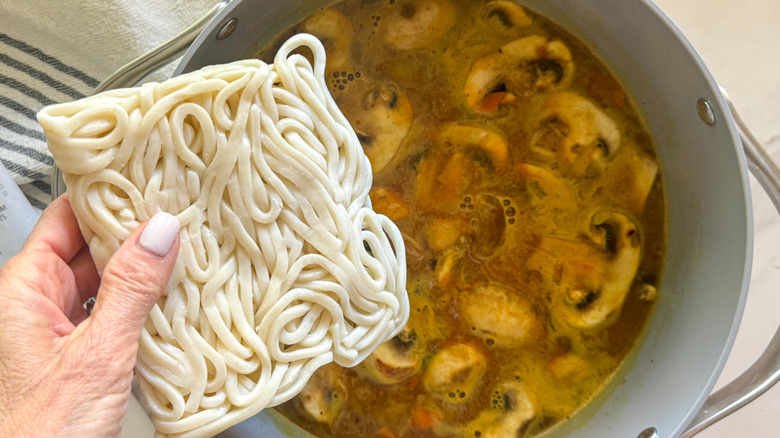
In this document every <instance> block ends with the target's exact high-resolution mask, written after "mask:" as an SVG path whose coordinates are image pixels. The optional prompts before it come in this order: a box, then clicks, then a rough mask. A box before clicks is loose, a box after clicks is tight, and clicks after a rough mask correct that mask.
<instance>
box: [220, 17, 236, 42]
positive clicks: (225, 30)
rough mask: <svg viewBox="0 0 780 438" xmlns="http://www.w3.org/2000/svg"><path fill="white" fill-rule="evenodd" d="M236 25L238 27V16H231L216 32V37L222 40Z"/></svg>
mask: <svg viewBox="0 0 780 438" xmlns="http://www.w3.org/2000/svg"><path fill="white" fill-rule="evenodd" d="M236 27H238V18H231V19H230V20H228V21H227V23H225V25H224V26H222V29H220V30H219V32H217V39H218V40H224V39H225V38H227V37H229V36H230V35H231V34H232V33H233V31H234V30H236Z"/></svg>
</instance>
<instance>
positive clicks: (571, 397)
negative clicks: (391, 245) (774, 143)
mask: <svg viewBox="0 0 780 438" xmlns="http://www.w3.org/2000/svg"><path fill="white" fill-rule="evenodd" d="M298 32H309V33H312V34H314V35H315V36H317V37H319V38H320V39H321V40H322V41H323V43H324V45H325V47H326V50H327V51H328V70H327V72H326V78H327V80H328V86H329V89H330V91H331V92H332V94H333V96H334V98H335V100H336V102H337V103H338V104H339V107H340V108H341V109H342V111H344V113H345V115H346V116H347V118H348V119H349V121H350V123H351V124H352V125H353V127H354V128H355V130H356V132H357V133H358V137H359V139H360V140H361V143H362V144H363V146H364V150H365V151H366V154H367V155H368V156H369V158H370V160H371V162H372V165H373V168H374V184H373V189H372V192H371V198H372V201H373V204H374V208H375V209H376V210H377V211H379V212H380V213H383V214H386V215H387V216H388V217H390V218H391V219H393V220H394V221H395V222H396V224H397V225H398V226H399V228H400V229H401V231H402V233H403V234H404V238H405V241H406V250H407V263H408V285H407V290H408V292H409V296H410V301H411V317H410V320H409V323H408V324H407V327H406V328H405V329H404V331H403V332H402V333H401V334H400V335H399V336H397V337H396V338H394V339H393V340H391V341H389V342H388V343H386V344H384V345H382V346H381V347H380V348H379V349H378V350H377V351H376V352H374V354H372V355H371V356H370V357H369V358H368V359H367V360H366V361H365V362H364V363H363V364H361V365H360V366H358V367H356V368H354V369H343V368H341V367H339V366H337V365H335V364H330V365H328V366H326V367H324V368H322V369H320V370H319V371H318V372H317V373H315V376H314V377H313V378H312V380H311V381H310V382H309V385H308V386H307V387H306V389H305V390H304V391H303V392H302V393H301V394H300V395H299V396H298V397H296V398H295V399H293V400H291V401H289V402H287V403H285V404H283V405H281V406H278V407H277V409H278V410H279V412H281V413H282V414H283V415H285V416H286V417H288V418H289V419H291V420H292V421H294V422H295V423H297V424H299V425H300V426H301V427H303V428H304V429H306V430H308V431H309V432H311V433H313V434H315V435H317V436H323V437H326V436H339V437H365V436H380V437H385V438H391V437H413V436H419V437H435V436H464V437H480V436H481V437H490V436H536V435H539V434H541V433H544V432H546V431H549V430H551V429H553V428H554V427H555V426H556V425H557V424H560V423H561V422H563V421H565V420H566V419H567V418H570V417H571V416H572V415H574V414H575V413H576V412H577V411H578V410H580V409H581V408H582V407H583V406H584V405H585V404H587V403H588V402H589V401H591V400H592V399H593V398H594V397H595V396H596V395H597V394H598V393H599V392H600V391H601V390H602V389H603V388H604V387H605V386H606V385H607V384H608V383H609V381H610V379H611V378H612V376H614V374H615V372H616V370H617V369H618V368H619V367H620V365H621V363H622V362H623V361H624V359H625V357H626V354H627V353H628V352H629V350H630V349H631V348H632V346H633V344H634V343H635V341H636V338H637V336H638V335H639V333H640V332H641V329H642V327H643V325H644V323H645V320H646V319H647V316H648V313H649V311H650V309H651V307H652V302H653V301H654V299H655V297H656V294H657V293H658V292H657V291H656V289H655V283H656V281H657V279H658V278H659V276H660V270H661V267H662V266H661V265H662V259H663V251H664V239H665V234H664V218H665V213H664V200H663V190H662V186H661V178H660V176H659V174H658V172H659V167H658V163H657V159H656V158H655V153H654V151H653V147H652V141H651V139H650V136H649V134H648V132H647V129H646V128H645V126H644V124H643V121H642V120H641V118H640V116H639V114H638V111H637V110H636V107H635V105H634V104H633V102H632V100H631V98H630V96H628V95H627V94H626V92H625V90H623V88H622V86H621V84H620V83H619V82H618V80H617V79H616V78H615V77H614V75H613V74H612V73H611V72H610V71H609V70H608V69H607V68H606V67H605V66H604V65H603V63H601V62H600V61H599V59H598V58H597V57H596V56H595V55H594V54H593V53H591V52H590V51H589V49H588V48H587V47H586V46H585V45H583V44H582V43H581V42H580V41H578V40H577V39H576V38H575V37H573V36H572V35H570V34H569V33H567V32H566V31H565V30H564V29H562V28H560V27H559V26H557V25H555V24H554V23H552V22H550V21H549V20H547V19H545V18H544V17H542V16H539V15H537V14H534V13H533V12H531V11H528V10H527V9H523V8H520V7H519V6H517V5H516V4H514V3H511V2H508V1H500V0H499V1H491V2H485V1H469V2H455V1H449V0H426V1H415V2H413V1H408V0H375V1H357V0H346V1H344V2H340V3H337V4H334V5H332V6H330V7H328V8H326V9H322V10H319V11H317V12H316V13H314V14H312V15H311V16H309V17H307V18H306V19H305V20H303V21H302V22H301V23H298V24H296V25H295V26H294V27H293V28H291V29H289V30H288V32H286V33H285V34H284V35H280V36H279V38H278V40H277V41H276V42H275V43H272V44H269V46H268V47H266V48H264V50H262V51H261V52H260V54H259V56H260V57H261V58H265V57H266V56H264V55H265V54H270V53H273V52H274V51H275V49H276V48H277V47H278V45H279V44H281V42H282V41H284V40H285V39H286V38H287V37H289V36H290V35H292V34H294V33H298Z"/></svg>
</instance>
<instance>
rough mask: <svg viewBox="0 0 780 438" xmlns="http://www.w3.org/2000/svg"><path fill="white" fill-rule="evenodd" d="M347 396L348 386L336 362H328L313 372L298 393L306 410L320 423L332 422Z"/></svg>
mask: <svg viewBox="0 0 780 438" xmlns="http://www.w3.org/2000/svg"><path fill="white" fill-rule="evenodd" d="M346 398H347V386H346V384H345V383H344V380H343V379H342V378H341V376H340V374H339V370H338V368H337V367H336V365H335V364H328V365H326V366H324V367H322V368H320V369H318V370H317V371H315V372H314V374H312V376H311V378H310V379H309V381H308V382H307V383H306V386H304V388H303V391H301V392H300V394H298V400H299V401H300V403H301V406H303V409H304V411H306V413H308V414H309V415H311V417H312V418H314V419H315V420H316V421H318V422H320V423H327V424H332V423H333V419H334V418H336V416H337V415H338V414H339V412H340V411H341V407H342V406H343V405H344V401H345V400H346Z"/></svg>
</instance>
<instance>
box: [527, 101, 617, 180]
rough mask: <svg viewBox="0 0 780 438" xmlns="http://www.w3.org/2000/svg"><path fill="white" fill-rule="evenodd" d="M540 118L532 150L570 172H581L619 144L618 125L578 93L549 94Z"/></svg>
mask: <svg viewBox="0 0 780 438" xmlns="http://www.w3.org/2000/svg"><path fill="white" fill-rule="evenodd" d="M541 120H542V123H541V126H540V127H539V129H538V130H537V131H536V133H535V134H534V136H533V138H532V139H531V149H532V150H533V151H534V152H536V153H537V154H538V155H539V156H540V157H542V158H546V159H548V160H552V161H553V163H551V164H554V165H557V166H560V168H561V170H562V171H563V172H566V173H569V174H571V175H574V176H580V175H582V174H583V173H585V170H586V169H587V168H588V166H590V164H591V163H593V162H594V161H597V160H600V159H602V158H604V157H606V156H607V155H609V154H613V153H615V151H617V149H618V148H619V147H620V130H619V129H618V127H617V124H616V123H615V122H614V121H613V120H612V118H611V117H609V116H608V115H606V114H605V113H604V112H603V111H602V110H600V109H599V108H598V107H596V105H594V104H593V103H591V102H590V101H589V100H588V99H586V98H584V97H581V96H579V95H577V94H574V93H568V92H565V93H557V94H555V95H553V96H552V97H550V99H548V100H547V102H546V103H545V105H544V108H543V109H542V113H541Z"/></svg>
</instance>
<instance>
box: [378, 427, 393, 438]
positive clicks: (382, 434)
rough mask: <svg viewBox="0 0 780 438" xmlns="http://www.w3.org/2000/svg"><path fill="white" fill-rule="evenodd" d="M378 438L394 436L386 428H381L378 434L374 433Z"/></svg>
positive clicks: (391, 437)
mask: <svg viewBox="0 0 780 438" xmlns="http://www.w3.org/2000/svg"><path fill="white" fill-rule="evenodd" d="M376 435H377V436H378V437H379V438H395V434H394V433H393V431H392V430H390V428H388V427H387V426H382V428H381V429H379V432H377V433H376Z"/></svg>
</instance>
